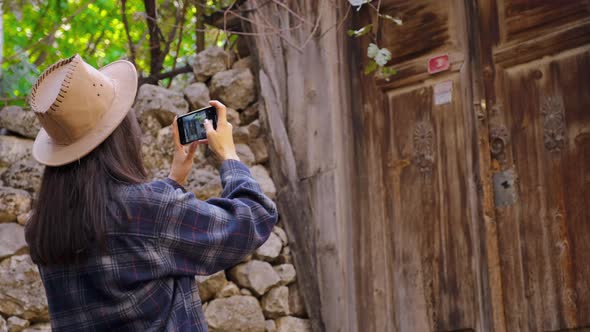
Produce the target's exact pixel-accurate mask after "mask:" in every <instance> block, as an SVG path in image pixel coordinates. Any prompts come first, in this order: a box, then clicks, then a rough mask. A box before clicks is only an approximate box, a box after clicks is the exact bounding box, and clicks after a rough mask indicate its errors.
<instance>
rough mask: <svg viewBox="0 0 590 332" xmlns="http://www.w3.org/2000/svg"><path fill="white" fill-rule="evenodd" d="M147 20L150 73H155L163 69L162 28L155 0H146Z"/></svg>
mask: <svg viewBox="0 0 590 332" xmlns="http://www.w3.org/2000/svg"><path fill="white" fill-rule="evenodd" d="M144 5H145V13H146V21H147V26H148V32H149V35H150V74H152V75H154V74H157V73H159V72H160V71H162V62H163V57H162V50H161V49H160V28H159V27H158V22H157V17H158V14H157V10H156V1H155V0H144Z"/></svg>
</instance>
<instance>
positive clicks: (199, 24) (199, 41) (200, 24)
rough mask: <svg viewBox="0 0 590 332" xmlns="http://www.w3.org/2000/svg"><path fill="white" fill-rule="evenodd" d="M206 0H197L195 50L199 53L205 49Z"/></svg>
mask: <svg viewBox="0 0 590 332" xmlns="http://www.w3.org/2000/svg"><path fill="white" fill-rule="evenodd" d="M205 4H206V2H205V0H195V8H196V9H197V12H196V14H195V19H196V25H195V52H196V53H199V52H201V51H202V50H204V49H205Z"/></svg>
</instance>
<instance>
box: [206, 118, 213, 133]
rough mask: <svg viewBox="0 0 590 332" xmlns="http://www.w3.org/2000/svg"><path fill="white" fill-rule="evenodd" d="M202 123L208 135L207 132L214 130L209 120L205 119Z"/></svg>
mask: <svg viewBox="0 0 590 332" xmlns="http://www.w3.org/2000/svg"><path fill="white" fill-rule="evenodd" d="M204 125H205V130H206V131H207V135H209V133H211V132H214V131H215V129H213V124H212V123H211V120H209V119H205V123H204Z"/></svg>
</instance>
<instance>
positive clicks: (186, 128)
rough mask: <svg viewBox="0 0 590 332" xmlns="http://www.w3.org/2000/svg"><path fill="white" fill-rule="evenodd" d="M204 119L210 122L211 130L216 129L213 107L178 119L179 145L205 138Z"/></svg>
mask: <svg viewBox="0 0 590 332" xmlns="http://www.w3.org/2000/svg"><path fill="white" fill-rule="evenodd" d="M205 119H209V120H211V122H212V123H213V128H215V129H217V111H216V110H215V107H206V108H203V109H200V110H196V111H194V112H190V113H187V114H185V115H182V116H180V117H178V124H177V125H178V133H179V136H180V143H181V144H183V145H185V144H188V143H191V142H194V141H200V140H203V139H206V138H207V131H206V130H205Z"/></svg>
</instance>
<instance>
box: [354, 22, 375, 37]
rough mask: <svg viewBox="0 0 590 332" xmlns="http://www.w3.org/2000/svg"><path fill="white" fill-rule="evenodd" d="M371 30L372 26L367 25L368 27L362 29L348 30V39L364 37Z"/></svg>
mask: <svg viewBox="0 0 590 332" xmlns="http://www.w3.org/2000/svg"><path fill="white" fill-rule="evenodd" d="M372 28H373V24H368V25H365V26H364V27H362V28H360V29H358V30H348V35H349V36H350V37H360V36H364V35H366V34H367V33H368V32H370V31H371V29H372Z"/></svg>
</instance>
